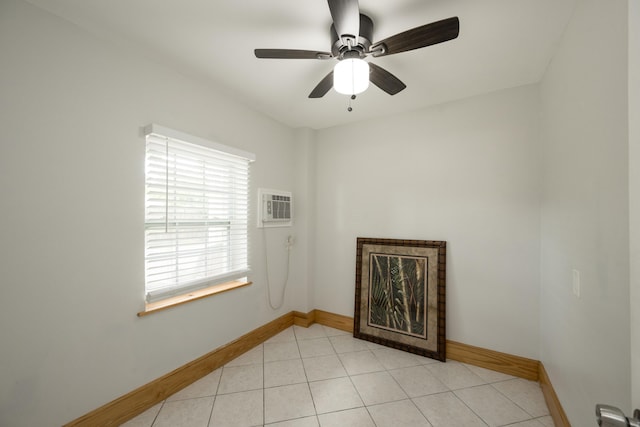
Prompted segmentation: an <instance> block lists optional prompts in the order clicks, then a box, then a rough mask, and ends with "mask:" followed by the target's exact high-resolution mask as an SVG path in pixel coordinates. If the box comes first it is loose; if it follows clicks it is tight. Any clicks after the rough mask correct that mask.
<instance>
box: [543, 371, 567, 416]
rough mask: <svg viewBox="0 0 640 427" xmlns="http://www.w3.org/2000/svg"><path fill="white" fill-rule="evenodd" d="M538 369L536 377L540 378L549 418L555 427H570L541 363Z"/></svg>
mask: <svg viewBox="0 0 640 427" xmlns="http://www.w3.org/2000/svg"><path fill="white" fill-rule="evenodd" d="M539 369H540V371H539V374H538V376H539V378H540V379H539V382H540V387H541V388H542V394H543V395H544V400H545V401H546V402H547V407H548V408H549V413H550V414H551V418H553V423H554V424H555V425H556V427H571V424H570V423H569V418H567V414H566V413H565V412H564V409H562V405H561V404H560V400H559V399H558V395H557V394H556V391H555V390H554V389H553V385H552V384H551V380H550V379H549V375H548V374H547V371H546V370H545V369H544V365H543V364H542V362H541V363H540V366H539Z"/></svg>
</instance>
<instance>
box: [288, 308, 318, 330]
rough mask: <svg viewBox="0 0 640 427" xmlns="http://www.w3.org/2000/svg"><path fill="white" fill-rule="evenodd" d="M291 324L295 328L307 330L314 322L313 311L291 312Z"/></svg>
mask: <svg viewBox="0 0 640 427" xmlns="http://www.w3.org/2000/svg"><path fill="white" fill-rule="evenodd" d="M292 313H293V324H294V325H297V326H302V327H303V328H308V327H309V326H311V325H312V324H313V323H315V321H316V316H315V314H316V313H315V310H311V311H310V312H308V313H303V312H301V311H293V312H292Z"/></svg>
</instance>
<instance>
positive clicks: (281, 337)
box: [264, 326, 296, 344]
mask: <svg viewBox="0 0 640 427" xmlns="http://www.w3.org/2000/svg"><path fill="white" fill-rule="evenodd" d="M295 340H296V336H295V334H294V333H293V326H291V327H290V328H287V329H285V330H284V331H282V332H278V333H277V334H276V335H274V336H272V337H271V338H269V339H268V340H266V341H265V342H264V344H272V343H275V342H291V341H295Z"/></svg>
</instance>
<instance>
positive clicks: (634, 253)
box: [628, 0, 640, 408]
mask: <svg viewBox="0 0 640 427" xmlns="http://www.w3.org/2000/svg"><path fill="white" fill-rule="evenodd" d="M628 40H629V227H630V229H629V238H630V267H631V270H630V278H629V279H630V280H629V283H630V286H631V290H630V293H631V298H630V299H629V300H630V308H631V372H632V380H631V404H632V406H633V407H634V408H640V340H639V339H638V337H640V309H639V308H640V120H639V119H638V118H640V79H639V78H638V76H640V2H638V1H636V0H629V38H628Z"/></svg>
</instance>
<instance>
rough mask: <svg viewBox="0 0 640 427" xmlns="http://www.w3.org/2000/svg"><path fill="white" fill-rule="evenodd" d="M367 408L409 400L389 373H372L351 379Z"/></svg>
mask: <svg viewBox="0 0 640 427" xmlns="http://www.w3.org/2000/svg"><path fill="white" fill-rule="evenodd" d="M351 381H352V382H353V385H354V386H355V387H356V390H358V393H359V394H360V397H361V398H362V401H363V402H364V404H365V405H366V406H369V405H377V404H379V403H387V402H394V401H397V400H404V399H407V398H408V396H407V394H406V393H405V392H404V391H402V388H400V386H399V385H398V383H397V382H396V380H394V379H393V377H392V376H391V375H389V373H388V372H386V371H385V372H372V373H369V374H362V375H354V376H352V377H351Z"/></svg>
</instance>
